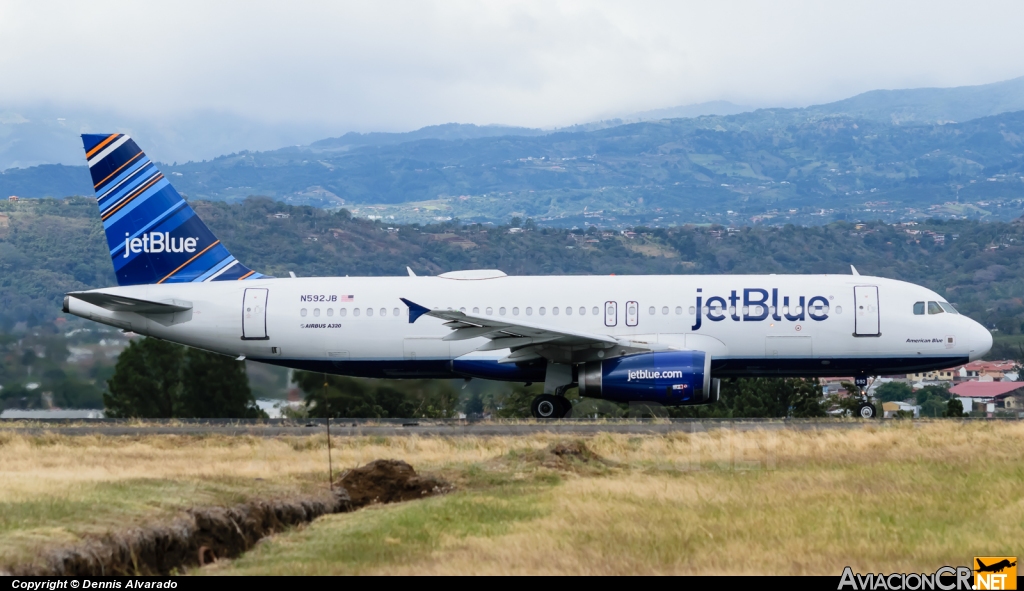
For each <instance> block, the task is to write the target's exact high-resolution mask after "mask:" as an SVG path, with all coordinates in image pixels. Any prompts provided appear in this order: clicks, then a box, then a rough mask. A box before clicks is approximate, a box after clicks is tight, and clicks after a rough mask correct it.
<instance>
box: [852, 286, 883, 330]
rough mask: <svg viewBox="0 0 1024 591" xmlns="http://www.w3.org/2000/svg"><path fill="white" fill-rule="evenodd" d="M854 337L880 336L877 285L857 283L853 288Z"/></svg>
mask: <svg viewBox="0 0 1024 591" xmlns="http://www.w3.org/2000/svg"><path fill="white" fill-rule="evenodd" d="M853 298H854V302H855V305H854V328H853V336H855V337H878V336H882V329H881V326H880V325H879V316H878V286H875V285H858V286H855V287H854V288H853Z"/></svg>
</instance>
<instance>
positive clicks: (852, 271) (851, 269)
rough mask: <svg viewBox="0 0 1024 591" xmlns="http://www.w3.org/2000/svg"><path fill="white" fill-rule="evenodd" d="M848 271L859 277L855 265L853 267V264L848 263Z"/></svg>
mask: <svg viewBox="0 0 1024 591" xmlns="http://www.w3.org/2000/svg"><path fill="white" fill-rule="evenodd" d="M850 272H851V273H853V274H854V275H856V276H858V277H860V273H858V272H857V267H854V266H853V265H850Z"/></svg>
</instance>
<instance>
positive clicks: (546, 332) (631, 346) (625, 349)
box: [402, 298, 659, 363]
mask: <svg viewBox="0 0 1024 591" xmlns="http://www.w3.org/2000/svg"><path fill="white" fill-rule="evenodd" d="M402 301H403V302H405V304H406V305H407V306H409V322H410V323H413V322H416V320H417V319H418V318H419V317H420V316H433V317H434V318H440V319H441V320H445V321H446V322H445V326H447V327H448V328H450V329H452V331H453V332H452V333H451V334H449V335H447V336H445V337H444V340H446V341H462V340H466V339H475V338H479V337H483V338H485V339H488V340H489V341H490V342H488V343H486V344H485V345H483V346H481V347H478V348H477V349H476V350H477V351H498V350H500V349H511V350H512V353H511V354H510V355H508V356H507V357H505V358H503V359H501V360H500V362H501V363H516V362H520V361H529V360H531V359H538V358H541V357H543V358H546V359H548V360H550V361H555V362H558V363H579V362H582V361H590V360H593V359H601V358H610V357H614V356H617V355H622V354H625V353H632V352H640V351H648V350H651V349H652V348H659V347H657V345H654V346H651V345H647V344H646V343H636V342H633V341H622V340H619V339H616V338H615V337H612V336H608V335H603V334H596V333H588V332H581V331H574V330H566V329H563V328H551V327H548V326H544V325H543V324H534V323H532V322H520V321H519V320H515V321H509V320H505V319H504V318H494V317H491V316H477V315H474V314H466V313H465V312H460V311H459V310H448V309H440V308H437V309H430V308H427V307H426V306H421V305H419V304H417V303H415V302H411V301H409V300H407V299H405V298H402Z"/></svg>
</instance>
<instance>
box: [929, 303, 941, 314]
mask: <svg viewBox="0 0 1024 591" xmlns="http://www.w3.org/2000/svg"><path fill="white" fill-rule="evenodd" d="M942 312H943V309H942V306H940V305H939V303H938V302H928V313H929V314H942Z"/></svg>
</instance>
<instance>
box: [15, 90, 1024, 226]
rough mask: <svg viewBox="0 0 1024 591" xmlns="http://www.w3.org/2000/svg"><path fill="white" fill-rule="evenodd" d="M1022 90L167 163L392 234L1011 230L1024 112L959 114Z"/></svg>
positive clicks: (63, 191) (1021, 190)
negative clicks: (474, 227)
mask: <svg viewBox="0 0 1024 591" xmlns="http://www.w3.org/2000/svg"><path fill="white" fill-rule="evenodd" d="M1022 85H1024V78H1021V79H1017V80H1011V81H1007V82H1004V83H999V84H994V85H986V86H983V87H965V88H953V89H919V90H914V91H878V92H876V93H867V94H865V95H860V96H858V97H853V98H851V99H847V100H846V101H840V102H838V103H832V104H830V105H820V106H815V107H809V108H805V109H759V110H756V111H752V112H743V113H738V114H734V115H724V116H721V115H705V116H700V117H693V118H677V119H658V120H652V121H642V122H637V123H630V124H619V125H612V126H604V127H602V126H601V125H595V126H593V128H588V127H587V126H577V127H573V128H567V129H560V130H555V131H545V130H537V129H528V128H508V127H502V126H475V125H460V124H454V123H452V124H446V125H439V126H433V127H428V128H424V129H421V130H417V131H415V132H409V133H370V134H355V133H350V134H346V135H343V136H340V137H336V138H332V139H327V140H321V141H318V142H314V143H312V144H309V145H304V146H293V147H288V148H282V149H278V150H272V151H264V152H249V151H245V152H238V153H233V154H230V155H227V156H221V157H218V158H214V159H212V160H209V161H204V162H186V163H184V164H181V163H178V164H176V165H175V164H171V165H161V168H162V170H163V172H164V173H165V174H166V175H168V177H169V178H170V179H171V180H172V181H173V182H174V184H175V186H177V187H178V189H179V190H180V191H181V192H183V193H185V194H186V195H187V196H188V197H189V198H191V199H196V198H199V199H207V200H219V201H229V202H233V201H240V200H242V199H245V198H246V197H248V196H250V195H265V196H268V197H272V198H274V199H277V200H281V201H284V202H287V203H290V204H294V205H313V206H317V207H326V208H339V207H346V208H349V209H350V210H352V211H353V212H354V213H356V214H357V215H363V216H374V217H378V216H379V217H383V218H384V219H395V220H396V221H403V220H404V221H419V222H427V221H433V220H437V219H445V218H452V217H458V218H460V219H463V220H474V221H481V222H482V221H492V222H494V221H497V222H501V221H504V220H507V219H509V217H512V216H529V217H534V218H535V219H537V220H538V221H539V222H541V223H545V224H550V225H567V226H571V225H584V224H598V225H601V226H606V227H622V226H625V225H629V224H636V223H645V224H652V225H672V224H677V223H701V222H704V223H708V222H718V223H738V222H745V223H756V222H759V221H765V222H769V223H823V222H827V221H829V220H833V219H851V220H863V219H883V220H889V221H893V220H906V219H923V218H926V217H929V216H940V217H951V216H955V217H968V218H979V219H1005V220H1008V219H1012V218H1014V217H1017V216H1019V215H1020V211H1021V207H1022V203H1024V110H1018V111H1012V112H1003V113H999V114H995V115H989V116H985V117H980V118H974V119H970V120H967V121H962V122H958V123H951V122H948V121H949V120H948V119H947V117H952V116H954V115H958V116H959V115H965V116H968V115H972V114H977V113H987V112H991V111H998V110H1000V109H1003V108H1012V107H1014V106H1016V103H1015V102H1014V101H1015V100H1018V99H1017V96H1020V97H1024V92H1021V93H1019V95H1015V94H1014V89H1017V88H1020V89H1022V90H1024V87H1022ZM698 106H699V105H698ZM698 106H695V108H696V107H698ZM719 106H722V105H719ZM1022 108H1024V105H1022ZM971 109H973V111H971ZM930 119H935V121H932V122H929V120H930ZM139 140H140V143H141V144H142V145H143V146H144V148H145V149H146V150H147V152H149V153H150V154H151V155H152V156H153V157H154V158H155V159H159V155H158V153H157V152H153V151H152V149H151V148H150V146H149V143H148V141H147V140H146V139H145V137H141V136H139ZM77 145H78V144H77V139H76V140H75V146H76V149H77ZM91 193H92V189H91V186H90V184H89V181H88V173H87V171H86V170H85V168H84V167H81V166H79V167H66V166H59V165H52V166H39V167H32V168H26V169H10V170H6V171H4V172H3V173H0V197H2V196H3V195H12V194H13V195H19V196H22V197H42V196H64V195H72V194H79V195H91Z"/></svg>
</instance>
